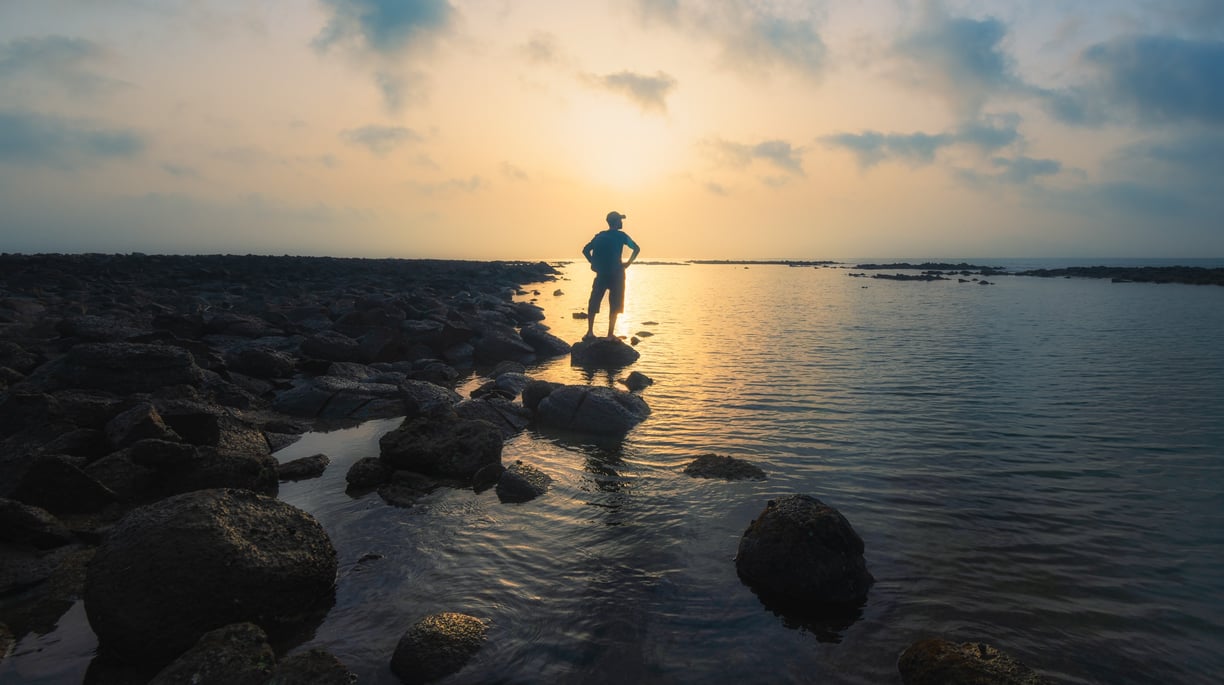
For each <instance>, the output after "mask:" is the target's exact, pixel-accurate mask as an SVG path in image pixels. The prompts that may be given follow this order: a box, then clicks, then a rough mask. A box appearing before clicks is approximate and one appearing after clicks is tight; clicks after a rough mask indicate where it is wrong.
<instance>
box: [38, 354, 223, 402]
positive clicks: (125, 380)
mask: <svg viewBox="0 0 1224 685" xmlns="http://www.w3.org/2000/svg"><path fill="white" fill-rule="evenodd" d="M50 373H51V374H52V377H53V379H54V382H55V384H56V385H57V386H58V387H62V388H94V389H98V390H108V391H111V392H118V393H133V392H153V391H154V390H157V389H158V388H162V387H165V386H168V385H196V384H198V383H199V382H200V381H201V379H202V378H203V376H202V374H201V371H200V367H198V366H196V363H195V358H194V357H192V356H191V353H190V352H188V351H187V350H185V349H183V348H181V347H174V346H172V345H148V344H142V343H123V342H111V343H86V344H81V345H76V346H74V347H73V348H72V349H70V350H68V354H66V355H64V357H63V359H62V360H61V361H60V363H59V364H58V365H57V366H56V367H55V368H54V369H52V371H51V372H50Z"/></svg>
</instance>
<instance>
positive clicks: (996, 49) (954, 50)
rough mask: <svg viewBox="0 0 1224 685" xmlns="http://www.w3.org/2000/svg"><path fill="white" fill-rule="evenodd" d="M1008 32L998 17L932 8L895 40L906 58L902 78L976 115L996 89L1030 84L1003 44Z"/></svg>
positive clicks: (1012, 89) (961, 111) (900, 55)
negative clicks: (918, 23) (969, 15)
mask: <svg viewBox="0 0 1224 685" xmlns="http://www.w3.org/2000/svg"><path fill="white" fill-rule="evenodd" d="M1006 36H1007V26H1006V25H1004V24H1003V23H1002V22H1001V21H999V20H997V19H994V18H986V19H980V20H979V19H968V18H964V17H950V16H946V15H944V14H942V13H941V12H939V11H931V12H928V13H927V15H926V16H925V19H924V21H923V23H922V25H921V26H919V27H918V28H917V29H916V30H914V31H912V32H910V33H908V34H906V35H904V36H902V37H901V38H900V39H898V40H897V41H896V42H895V43H894V45H893V53H894V55H895V56H897V57H898V58H899V59H901V60H902V62H904V63H905V64H906V69H905V70H904V71H903V72H902V73H901V75H900V78H901V80H902V81H903V82H905V83H907V84H908V85H910V86H911V87H913V88H915V89H918V90H922V91H929V92H933V93H935V94H936V95H938V96H940V97H941V98H943V99H944V100H945V101H947V103H948V104H949V105H950V106H951V107H952V108H953V110H955V111H956V112H957V113H958V114H960V115H961V116H974V115H976V114H977V113H978V112H980V111H981V109H982V107H983V106H984V105H985V104H986V102H987V100H988V99H989V98H990V97H991V96H993V95H996V94H999V93H1013V92H1024V91H1026V90H1027V86H1025V84H1024V83H1023V81H1022V80H1021V79H1020V78H1018V77H1017V76H1016V75H1015V73H1014V70H1013V65H1012V60H1011V58H1010V57H1009V56H1008V55H1007V54H1006V53H1004V52H1003V50H1002V43H1003V40H1004V38H1006Z"/></svg>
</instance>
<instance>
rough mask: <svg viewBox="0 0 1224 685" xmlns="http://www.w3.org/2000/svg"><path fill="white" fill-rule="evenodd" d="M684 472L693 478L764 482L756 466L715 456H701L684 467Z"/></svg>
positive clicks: (762, 472) (763, 476) (731, 458)
mask: <svg viewBox="0 0 1224 685" xmlns="http://www.w3.org/2000/svg"><path fill="white" fill-rule="evenodd" d="M684 472H685V473H686V474H688V475H689V476H692V477H693V478H722V479H724V480H749V479H751V480H765V472H764V471H762V470H761V469H760V467H758V466H757V465H755V464H753V463H751V462H747V461H744V460H743V459H736V458H735V457H722V456H719V455H717V454H703V455H701V456H700V457H697V458H696V459H694V460H693V461H691V462H689V463H688V464H687V465H686V466H685V467H684Z"/></svg>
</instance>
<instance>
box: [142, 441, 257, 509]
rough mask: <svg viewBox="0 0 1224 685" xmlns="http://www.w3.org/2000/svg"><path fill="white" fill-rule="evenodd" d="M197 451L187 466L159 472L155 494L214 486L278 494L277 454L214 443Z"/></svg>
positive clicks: (160, 494) (170, 493)
mask: <svg viewBox="0 0 1224 685" xmlns="http://www.w3.org/2000/svg"><path fill="white" fill-rule="evenodd" d="M196 454H197V456H196V458H195V459H194V460H192V461H191V462H190V463H189V464H187V465H186V466H184V467H182V468H171V469H164V470H162V471H160V472H159V473H158V479H157V484H156V490H155V496H158V497H161V496H168V495H175V494H180V493H185V492H193V491H196V490H210V489H215V488H233V489H235V490H249V491H251V492H255V493H259V494H263V495H275V494H276V492H277V490H278V481H279V479H278V478H277V474H276V467H277V463H276V458H275V457H273V456H272V455H270V454H253V453H249V452H231V451H227V450H219V449H217V448H212V447H200V448H199V449H198V450H197V452H196Z"/></svg>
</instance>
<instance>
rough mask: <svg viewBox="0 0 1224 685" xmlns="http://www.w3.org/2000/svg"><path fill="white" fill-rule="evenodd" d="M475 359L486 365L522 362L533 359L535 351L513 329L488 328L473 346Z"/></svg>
mask: <svg viewBox="0 0 1224 685" xmlns="http://www.w3.org/2000/svg"><path fill="white" fill-rule="evenodd" d="M473 349H474V352H475V358H476V359H477V360H479V361H482V362H486V363H493V362H500V361H516V362H524V361H530V360H532V359H534V358H535V349H534V348H533V347H532V346H531V345H528V344H527V343H526V342H525V341H524V340H523V339H522V338H521V337H519V334H518V332H517V331H515V330H514V329H513V328H509V327H507V328H498V327H490V328H486V329H485V330H484V331H482V332H481V334H480V336H479V337H478V338H477V339H476V344H475V346H474V348H473Z"/></svg>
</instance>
